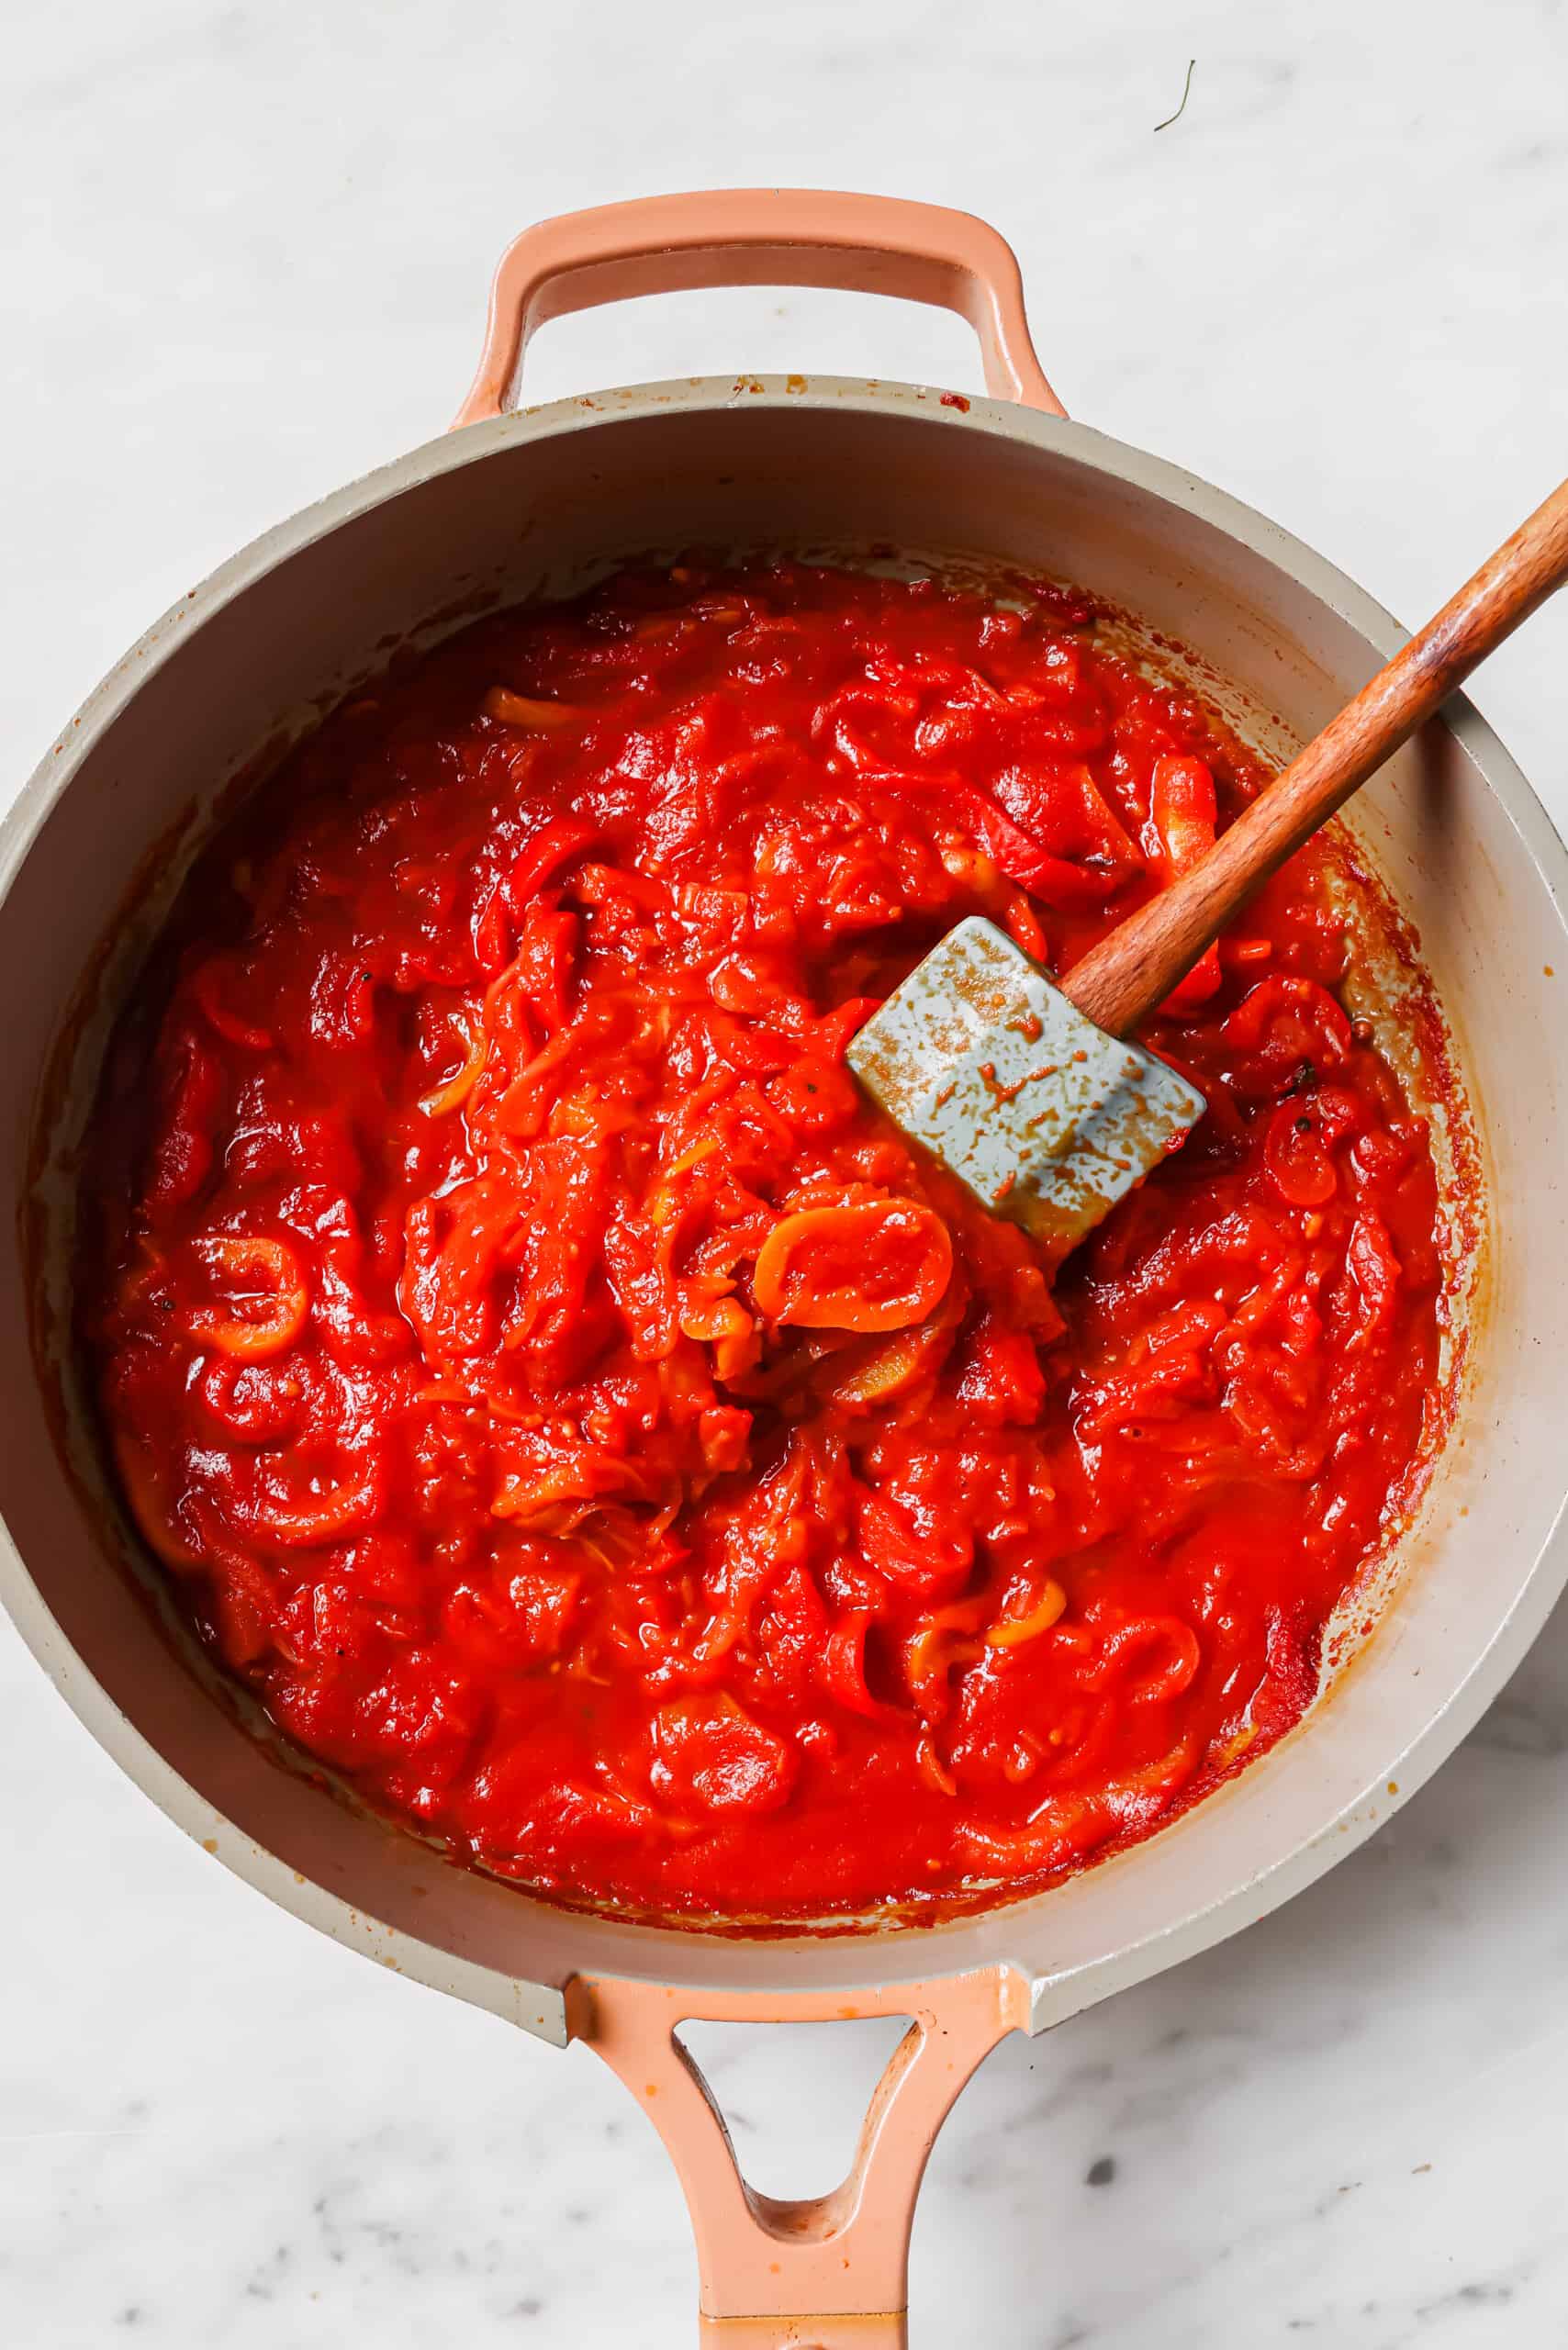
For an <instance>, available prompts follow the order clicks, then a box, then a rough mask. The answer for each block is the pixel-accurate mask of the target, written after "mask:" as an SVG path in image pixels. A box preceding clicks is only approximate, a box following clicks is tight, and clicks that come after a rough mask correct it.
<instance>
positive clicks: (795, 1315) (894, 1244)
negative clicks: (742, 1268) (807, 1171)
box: [754, 1200, 953, 1331]
mask: <svg viewBox="0 0 1568 2350" xmlns="http://www.w3.org/2000/svg"><path fill="white" fill-rule="evenodd" d="M952 1271H953V1243H952V1239H951V1237H950V1236H949V1234H948V1231H947V1227H946V1225H945V1224H944V1223H943V1221H942V1219H941V1217H940V1216H939V1215H937V1214H935V1211H934V1210H933V1209H931V1208H924V1207H920V1206H917V1205H916V1204H915V1203H914V1202H913V1201H911V1200H866V1201H857V1202H854V1203H850V1204H849V1205H847V1206H844V1207H828V1208H803V1209H801V1212H800V1213H799V1214H796V1215H787V1216H785V1217H783V1218H782V1220H781V1221H780V1222H779V1223H778V1224H776V1225H774V1227H773V1229H772V1231H771V1232H770V1233H769V1234H768V1236H767V1240H766V1241H765V1242H764V1243H763V1246H762V1249H761V1252H760V1253H759V1255H758V1257H757V1260H756V1275H755V1277H754V1278H755V1287H756V1302H757V1304H758V1305H759V1306H760V1307H761V1309H762V1311H763V1313H764V1314H766V1315H767V1317H768V1319H769V1320H770V1321H773V1322H793V1323H797V1324H800V1325H802V1326H804V1327H805V1328H807V1329H810V1330H868V1331H869V1330H902V1329H904V1328H906V1327H907V1326H909V1325H910V1324H911V1323H913V1322H924V1319H925V1316H926V1315H928V1314H929V1313H930V1312H931V1310H932V1308H933V1307H934V1306H935V1305H936V1304H938V1303H939V1302H940V1300H941V1297H942V1294H943V1292H944V1291H945V1290H946V1286H947V1283H948V1281H949V1280H950V1279H951V1277H952Z"/></svg>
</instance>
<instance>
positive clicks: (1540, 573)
mask: <svg viewBox="0 0 1568 2350" xmlns="http://www.w3.org/2000/svg"><path fill="white" fill-rule="evenodd" d="M1565 578H1568V481H1565V482H1563V483H1562V484H1561V485H1560V486H1559V487H1558V488H1556V489H1555V490H1553V492H1552V494H1551V497H1550V498H1548V499H1547V500H1546V502H1545V504H1544V505H1543V506H1539V507H1537V509H1536V510H1535V512H1534V513H1533V514H1532V515H1531V516H1530V518H1529V521H1528V522H1523V523H1521V524H1520V526H1519V528H1518V530H1517V531H1516V532H1514V535H1513V537H1512V538H1511V539H1508V540H1507V541H1506V542H1505V543H1504V544H1503V545H1502V546H1500V547H1499V548H1498V550H1497V552H1496V554H1495V555H1493V556H1491V557H1490V559H1489V560H1488V561H1487V562H1485V563H1484V564H1483V565H1482V566H1481V568H1480V570H1479V571H1478V572H1477V573H1476V574H1475V576H1474V577H1473V579H1470V580H1467V581H1466V583H1465V585H1464V586H1463V587H1462V588H1461V589H1460V591H1459V593H1458V595H1457V596H1454V597H1452V598H1450V600H1449V602H1448V603H1446V604H1445V605H1444V606H1443V609H1442V610H1441V611H1440V612H1439V614H1438V616H1437V618H1436V619H1435V620H1432V621H1428V623H1427V625H1426V627H1425V628H1424V629H1423V630H1422V631H1421V632H1420V634H1419V636H1413V637H1412V638H1411V640H1410V642H1409V643H1408V644H1406V645H1405V646H1404V647H1403V648H1402V650H1401V651H1400V652H1398V653H1396V654H1395V655H1394V658H1393V660H1392V661H1390V662H1389V664H1388V666H1387V667H1386V668H1383V669H1380V670H1379V671H1378V674H1377V676H1376V677H1374V678H1373V679H1372V683H1371V684H1370V685H1367V686H1363V687H1362V688H1361V692H1360V693H1359V694H1358V695H1357V696H1356V698H1355V699H1354V701H1352V702H1350V703H1349V704H1348V705H1347V706H1346V708H1345V709H1343V710H1342V711H1340V712H1339V715H1338V718H1333V719H1330V720H1329V722H1328V724H1327V726H1326V727H1325V728H1324V730H1323V732H1322V733H1321V734H1319V735H1317V736H1316V738H1315V740H1314V741H1312V742H1310V743H1309V744H1307V746H1306V748H1305V751H1303V752H1302V753H1301V754H1300V755H1299V756H1297V757H1296V758H1294V759H1293V760H1292V761H1291V764H1290V766H1289V767H1286V768H1285V770H1284V772H1283V774H1282V775H1280V776H1277V777H1276V778H1275V779H1274V781H1273V782H1272V783H1271V784H1270V785H1269V786H1268V788H1267V789H1265V790H1263V791H1261V792H1260V794H1259V796H1258V798H1257V799H1256V800H1254V801H1253V802H1252V804H1251V806H1250V807H1249V809H1248V810H1247V811H1246V812H1245V814H1243V815H1241V816H1239V817H1238V819H1237V821H1236V822H1235V823H1234V824H1232V826H1231V827H1230V830H1229V831H1228V832H1227V833H1226V834H1223V835H1222V836H1221V838H1220V839H1219V840H1218V841H1216V842H1215V845H1214V847H1213V848H1212V849H1211V850H1210V852H1209V854H1208V855H1207V856H1205V857H1204V860H1203V862H1202V864H1201V865H1197V866H1194V867H1193V869H1192V871H1191V872H1190V873H1188V874H1185V875H1184V876H1183V877H1182V879H1180V880H1179V881H1176V882H1174V883H1172V885H1171V887H1170V889H1168V890H1161V892H1160V894H1159V897H1157V898H1153V899H1151V900H1150V901H1149V902H1148V905H1147V906H1142V907H1140V908H1139V909H1138V912H1137V913H1136V914H1133V915H1131V916H1129V918H1128V919H1127V921H1126V922H1125V923H1122V925H1121V927H1120V928H1119V929H1117V930H1114V931H1113V932H1112V933H1111V934H1110V936H1109V937H1108V938H1104V939H1102V941H1101V942H1100V944H1099V946H1095V947H1092V949H1091V950H1090V952H1089V953H1088V954H1087V955H1086V956H1084V957H1083V959H1082V961H1081V962H1080V963H1077V964H1075V965H1074V966H1073V968H1072V969H1071V970H1070V972H1069V973H1068V975H1067V977H1066V979H1063V980H1062V981H1061V987H1062V990H1063V992H1064V993H1065V994H1066V995H1068V996H1070V998H1071V1000H1072V1002H1074V1003H1075V1004H1077V1006H1078V1008H1079V1010H1080V1011H1081V1012H1085V1013H1088V1015H1089V1017H1090V1019H1091V1020H1092V1021H1094V1022H1095V1023H1096V1024H1097V1025H1098V1026H1099V1027H1101V1028H1103V1029H1104V1030H1105V1031H1106V1032H1107V1033H1108V1034H1109V1035H1113V1036H1125V1035H1126V1034H1127V1033H1128V1032H1129V1030H1131V1029H1133V1028H1135V1027H1137V1024H1138V1022H1139V1021H1140V1020H1142V1019H1143V1018H1144V1016H1145V1014H1146V1013H1149V1012H1152V1011H1153V1009H1154V1007H1155V1005H1156V1004H1157V1003H1159V1002H1162V1001H1163V999H1164V998H1165V997H1166V996H1167V995H1169V994H1170V990H1171V989H1172V988H1173V987H1174V986H1175V984H1176V982H1177V980H1178V979H1181V978H1182V976H1183V975H1184V973H1186V972H1187V971H1190V970H1191V969H1192V967H1193V964H1194V963H1195V962H1196V961H1197V959H1198V957H1199V956H1200V955H1201V954H1202V953H1203V951H1204V947H1205V946H1208V945H1209V944H1210V943H1211V941H1212V940H1214V939H1215V938H1216V937H1217V936H1218V934H1219V933H1220V932H1221V930H1223V929H1224V927H1225V925H1226V923H1227V922H1228V921H1229V920H1230V917H1231V916H1232V914H1234V913H1235V912H1237V911H1238V908H1239V907H1240V906H1242V905H1243V904H1245V902H1246V901H1247V899H1248V898H1249V896H1250V895H1251V893H1252V891H1253V890H1255V889H1257V887H1258V885H1259V884H1260V882H1261V881H1265V880H1267V878H1268V877H1269V875H1270V874H1271V873H1272V872H1273V871H1274V870H1275V868H1276V867H1278V866H1281V865H1282V864H1283V863H1284V861H1285V859H1286V857H1287V856H1292V855H1293V854H1294V851H1295V850H1297V849H1298V848H1300V847H1301V845H1302V844H1303V842H1304V841H1306V840H1309V839H1310V838H1311V836H1312V834H1314V833H1315V832H1316V830H1317V827H1318V826H1319V824H1321V823H1323V822H1325V821H1326V820H1327V818H1328V817H1329V816H1331V815H1332V814H1333V813H1334V811H1335V810H1336V808H1338V806H1339V805H1340V804H1341V802H1342V801H1344V800H1348V799H1349V798H1350V794H1351V792H1352V791H1354V790H1355V789H1357V787H1358V786H1359V785H1361V784H1362V783H1364V782H1365V781H1366V779H1367V778H1368V776H1370V775H1371V774H1372V773H1373V771H1374V770H1375V769H1376V768H1378V767H1381V766H1382V765H1383V760H1384V759H1386V758H1387V757H1388V756H1389V755H1390V754H1391V753H1392V752H1394V751H1396V750H1397V749H1398V748H1399V745H1400V744H1401V743H1403V742H1404V741H1405V739H1406V736H1407V735H1409V734H1412V733H1414V732H1415V730H1416V728H1417V726H1419V725H1420V724H1421V722H1422V721H1423V720H1424V719H1428V718H1429V717H1430V716H1431V715H1432V712H1433V711H1435V710H1437V709H1439V707H1440V705H1441V704H1442V702H1443V701H1444V700H1445V699H1447V697H1448V696H1449V695H1450V693H1451V692H1452V691H1453V689H1454V688H1455V687H1456V686H1458V685H1459V684H1461V683H1462V680H1463V679H1464V678H1466V677H1468V676H1469V675H1470V672H1471V671H1472V669H1473V668H1474V666H1475V665H1476V663H1477V662H1478V661H1481V660H1484V657H1485V655H1487V654H1488V653H1490V652H1491V650H1492V648H1493V646H1494V645H1495V644H1500V643H1502V640H1503V639H1504V637H1506V636H1507V635H1509V634H1510V633H1511V632H1512V631H1513V630H1515V629H1516V628H1518V625H1519V622H1520V621H1522V620H1525V619H1527V618H1528V617H1529V614H1530V613H1531V612H1533V611H1534V610H1535V608H1536V606H1537V605H1538V604H1540V603H1541V602H1543V601H1544V599H1546V598H1547V597H1548V596H1550V595H1551V592H1552V590H1553V589H1554V588H1560V587H1561V586H1562V583H1563V580H1564V579H1565Z"/></svg>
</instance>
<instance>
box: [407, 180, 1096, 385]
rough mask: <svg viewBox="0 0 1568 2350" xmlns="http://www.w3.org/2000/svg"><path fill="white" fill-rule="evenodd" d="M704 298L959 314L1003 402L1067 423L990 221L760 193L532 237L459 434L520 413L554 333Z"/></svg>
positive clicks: (667, 201) (629, 214) (504, 289)
mask: <svg viewBox="0 0 1568 2350" xmlns="http://www.w3.org/2000/svg"><path fill="white" fill-rule="evenodd" d="M706 285H827V286H834V287H836V288H838V289H839V290H840V291H843V292H848V293H854V292H859V293H864V294H891V295H896V296H900V297H902V299H903V300H905V301H909V302H930V303H933V304H935V306H936V307H937V308H940V309H947V310H956V311H957V312H958V316H959V317H960V318H963V319H968V320H969V324H970V326H972V327H973V329H974V330H975V332H976V334H977V335H978V336H979V338H980V355H981V358H982V360H983V362H984V367H985V386H986V389H987V391H988V392H990V393H991V397H993V398H994V399H1008V400H1019V401H1021V402H1022V403H1023V405H1024V406H1025V408H1043V409H1044V410H1045V411H1046V413H1047V415H1049V416H1065V415H1066V413H1067V410H1066V409H1065V408H1063V406H1062V404H1061V402H1060V400H1058V397H1057V396H1056V394H1055V392H1053V391H1052V389H1051V387H1050V386H1049V384H1048V383H1047V381H1046V377H1045V375H1044V373H1043V371H1042V369H1041V366H1040V363H1039V361H1038V359H1037V358H1036V355H1035V346H1034V344H1033V343H1032V342H1031V341H1030V339H1029V326H1028V320H1027V319H1026V318H1025V311H1024V285H1023V280H1022V278H1021V277H1020V275H1019V272H1018V263H1017V260H1016V258H1015V256H1014V252H1013V248H1012V246H1011V245H1009V244H1008V242H1007V241H1006V239H1005V238H1004V237H1002V236H1000V235H999V234H998V233H997V231H996V230H995V229H992V228H990V227H989V226H988V225H987V223H986V222H985V221H983V220H977V219H976V218H975V217H974V215H973V214H972V213H969V212H952V211H949V210H948V209H947V208H946V207H945V206H943V205H938V204H913V203H906V202H905V201H904V200H903V199H902V197H899V196H840V195H834V194H832V193H830V192H829V191H827V190H825V189H815V188H787V187H757V188H715V189H711V190H709V191H707V192H705V193H702V194H700V195H693V196H644V197H643V198H641V199H640V200H639V201H638V202H636V203H634V204H606V205H601V206H599V207H596V208H595V209H594V210H593V211H590V212H566V213H562V214H561V215H560V217H559V218H556V219H554V220H542V221H540V222H539V224H538V226H537V227H536V228H532V229H524V230H523V232H522V234H521V237H519V238H518V239H517V240H516V241H515V242H513V243H512V244H511V245H510V246H509V247H508V249H507V251H506V252H505V253H504V254H503V255H502V258H501V264H500V267H499V268H498V270H497V272H496V278H495V284H494V285H493V286H492V287H491V290H490V316H489V323H488V326H487V330H486V335H485V349H484V354H483V356H482V357H481V359H480V361H479V372H478V374H477V375H476V376H475V378H474V383H473V387H472V389H471V390H470V392H469V394H468V397H467V398H466V399H465V401H464V403H463V406H462V407H461V408H459V410H458V412H457V415H456V416H455V418H454V420H453V421H454V426H455V425H461V424H477V423H479V422H480V421H482V420H484V419H485V418H487V417H494V416H499V415H501V414H502V413H503V412H504V411H505V410H506V409H507V408H510V407H512V406H513V405H514V404H515V400H516V393H517V385H518V378H519V376H520V375H521V368H522V360H523V353H524V352H525V351H526V350H527V348H528V338H529V336H530V335H531V334H532V332H533V330H534V329H535V328H536V327H541V326H543V325H544V324H545V322H546V321H547V320H548V319H559V318H565V317H566V316H567V315H569V313H570V312H572V311H574V310H589V309H593V308H597V306H598V305H599V304H600V303H602V302H622V301H626V300H628V299H630V298H631V297H633V296H636V295H642V294H674V293H683V292H689V291H690V290H691V289H692V288H694V287H699V286H706Z"/></svg>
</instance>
